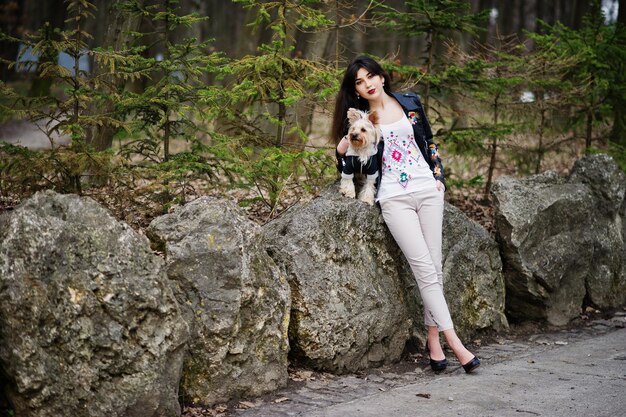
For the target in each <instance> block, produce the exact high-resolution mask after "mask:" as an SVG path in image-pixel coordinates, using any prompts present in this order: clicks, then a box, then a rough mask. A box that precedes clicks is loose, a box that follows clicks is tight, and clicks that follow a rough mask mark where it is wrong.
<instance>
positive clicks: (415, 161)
mask: <svg viewBox="0 0 626 417" xmlns="http://www.w3.org/2000/svg"><path fill="white" fill-rule="evenodd" d="M379 127H380V130H381V132H382V134H383V141H384V142H385V150H384V152H383V162H382V165H383V166H382V173H383V176H382V178H381V180H380V185H379V187H378V195H377V197H376V201H381V200H386V199H388V198H391V197H394V196H397V195H401V194H407V193H412V192H415V191H421V190H424V189H427V188H428V187H435V177H433V172H432V171H431V170H430V167H429V166H428V162H426V161H425V160H424V157H423V156H422V153H421V152H420V150H419V148H418V147H417V144H416V143H415V138H414V136H413V126H412V125H411V122H410V121H409V119H407V118H406V117H402V119H400V120H398V121H397V122H394V123H391V124H388V125H383V124H381V125H379Z"/></svg>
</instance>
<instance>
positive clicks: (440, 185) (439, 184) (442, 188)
mask: <svg viewBox="0 0 626 417" xmlns="http://www.w3.org/2000/svg"><path fill="white" fill-rule="evenodd" d="M435 187H437V191H446V186H445V185H443V182H441V181H439V180H436V181H435Z"/></svg>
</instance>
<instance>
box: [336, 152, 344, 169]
mask: <svg viewBox="0 0 626 417" xmlns="http://www.w3.org/2000/svg"><path fill="white" fill-rule="evenodd" d="M335 159H336V160H337V162H336V166H337V171H339V173H342V172H343V167H344V166H345V165H346V157H345V155H341V154H340V153H339V152H338V151H337V149H335Z"/></svg>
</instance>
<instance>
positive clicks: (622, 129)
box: [609, 0, 626, 147]
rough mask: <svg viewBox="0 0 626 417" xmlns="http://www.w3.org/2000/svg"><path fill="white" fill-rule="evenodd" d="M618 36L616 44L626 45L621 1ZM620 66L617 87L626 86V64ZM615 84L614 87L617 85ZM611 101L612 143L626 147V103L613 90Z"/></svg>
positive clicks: (625, 3) (625, 1)
mask: <svg viewBox="0 0 626 417" xmlns="http://www.w3.org/2000/svg"><path fill="white" fill-rule="evenodd" d="M617 30H618V32H617V36H616V39H615V42H616V43H617V44H618V45H626V0H619V9H618V15H617ZM615 64H616V65H618V68H617V70H616V71H615V74H617V80H616V81H617V82H616V83H615V84H616V85H618V86H620V85H622V86H623V85H625V84H626V74H625V72H626V64H625V63H624V62H623V61H620V62H616V63H615ZM615 84H614V85H615ZM609 100H610V101H611V104H612V105H613V128H612V129H611V142H614V143H617V144H619V145H621V146H624V147H626V108H625V107H626V102H625V100H624V97H623V96H622V95H620V94H619V93H618V92H616V91H614V90H611V91H610V92H609Z"/></svg>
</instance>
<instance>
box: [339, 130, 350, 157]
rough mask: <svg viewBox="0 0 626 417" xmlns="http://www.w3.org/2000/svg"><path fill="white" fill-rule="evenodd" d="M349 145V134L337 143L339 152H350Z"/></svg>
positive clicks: (342, 153)
mask: <svg viewBox="0 0 626 417" xmlns="http://www.w3.org/2000/svg"><path fill="white" fill-rule="evenodd" d="M348 145H349V143H348V135H346V136H344V137H342V138H341V140H340V141H339V143H338V144H337V152H339V155H345V154H346V152H348Z"/></svg>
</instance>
